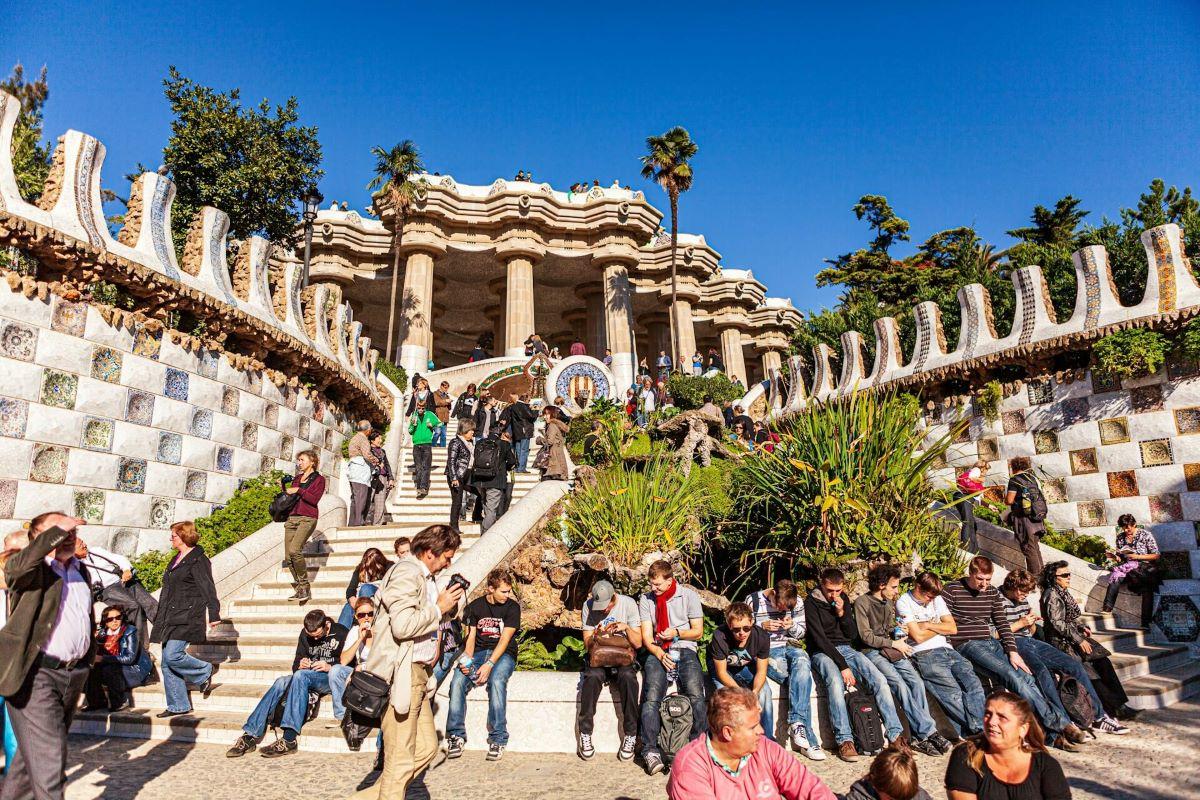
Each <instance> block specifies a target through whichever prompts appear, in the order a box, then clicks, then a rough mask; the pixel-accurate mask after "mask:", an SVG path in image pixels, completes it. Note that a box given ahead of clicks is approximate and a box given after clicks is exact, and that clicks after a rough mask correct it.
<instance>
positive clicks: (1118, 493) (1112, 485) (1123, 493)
mask: <svg viewBox="0 0 1200 800" xmlns="http://www.w3.org/2000/svg"><path fill="white" fill-rule="evenodd" d="M1137 493H1138V482H1137V475H1136V474H1134V471H1133V470H1131V469H1130V470H1125V471H1124V472H1110V473H1108V496H1109V497H1137Z"/></svg>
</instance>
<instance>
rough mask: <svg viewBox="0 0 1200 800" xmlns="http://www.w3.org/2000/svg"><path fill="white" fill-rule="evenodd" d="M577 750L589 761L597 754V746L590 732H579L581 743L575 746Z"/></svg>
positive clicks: (581, 756)
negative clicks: (593, 743) (594, 744)
mask: <svg viewBox="0 0 1200 800" xmlns="http://www.w3.org/2000/svg"><path fill="white" fill-rule="evenodd" d="M575 752H576V753H578V754H579V757H580V758H582V759H583V760H584V761H587V760H588V759H590V758H591V757H592V756H594V755H596V748H595V746H593V745H592V735H591V734H590V733H581V734H579V744H578V746H577V747H576V748H575Z"/></svg>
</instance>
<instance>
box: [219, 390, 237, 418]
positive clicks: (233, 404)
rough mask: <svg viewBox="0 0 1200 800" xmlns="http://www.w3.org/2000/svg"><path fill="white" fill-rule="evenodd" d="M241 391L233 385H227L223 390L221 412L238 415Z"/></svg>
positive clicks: (233, 415)
mask: <svg viewBox="0 0 1200 800" xmlns="http://www.w3.org/2000/svg"><path fill="white" fill-rule="evenodd" d="M240 398H241V392H239V391H238V390H237V389H235V388H234V387H232V386H226V387H225V389H224V390H223V391H222V392H221V413H222V414H228V415H229V416H231V417H236V416H237V415H238V406H239V404H240V403H239V399H240Z"/></svg>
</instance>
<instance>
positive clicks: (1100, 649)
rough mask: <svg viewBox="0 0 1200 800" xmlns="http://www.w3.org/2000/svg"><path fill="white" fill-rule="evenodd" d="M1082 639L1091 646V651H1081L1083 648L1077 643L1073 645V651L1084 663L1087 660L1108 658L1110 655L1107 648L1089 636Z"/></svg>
mask: <svg viewBox="0 0 1200 800" xmlns="http://www.w3.org/2000/svg"><path fill="white" fill-rule="evenodd" d="M1084 641H1086V642H1087V643H1088V644H1090V645H1091V646H1092V652H1090V653H1085V652H1083V648H1081V647H1080V646H1079V645H1075V652H1076V653H1078V654H1079V658H1080V660H1081V661H1083V662H1084V663H1085V664H1086V663H1087V662H1089V661H1099V660H1100V659H1102V658H1108V657H1109V656H1111V655H1112V653H1110V652H1108V649H1107V648H1106V647H1105V646H1104V645H1102V644H1100V643H1099V642H1097V641H1096V640H1095V639H1093V638H1092V637H1091V636H1088V637H1087V638H1086V639H1084Z"/></svg>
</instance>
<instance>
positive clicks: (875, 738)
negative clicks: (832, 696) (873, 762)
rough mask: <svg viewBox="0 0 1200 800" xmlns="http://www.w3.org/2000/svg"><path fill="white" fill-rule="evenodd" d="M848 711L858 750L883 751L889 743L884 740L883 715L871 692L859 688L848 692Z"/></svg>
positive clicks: (870, 752)
mask: <svg viewBox="0 0 1200 800" xmlns="http://www.w3.org/2000/svg"><path fill="white" fill-rule="evenodd" d="M846 711H848V712H849V713H850V730H851V731H853V732H854V744H855V746H856V747H857V748H858V752H860V753H863V754H864V755H874V754H875V753H878V752H881V751H882V750H883V748H884V746H886V745H887V742H885V741H884V740H883V717H882V716H881V715H880V713H879V707H878V706H877V705H875V698H874V697H872V696H871V694H870V692H861V691H859V690H858V689H851V690H850V691H848V692H846Z"/></svg>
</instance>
